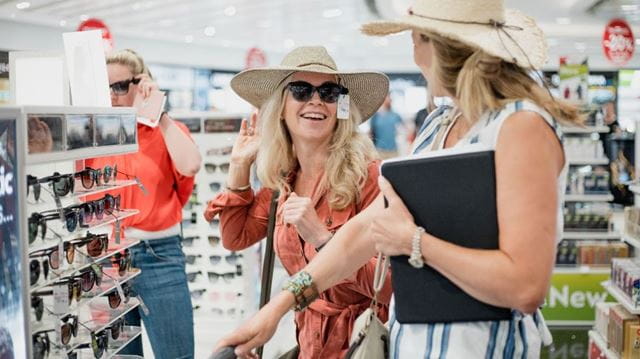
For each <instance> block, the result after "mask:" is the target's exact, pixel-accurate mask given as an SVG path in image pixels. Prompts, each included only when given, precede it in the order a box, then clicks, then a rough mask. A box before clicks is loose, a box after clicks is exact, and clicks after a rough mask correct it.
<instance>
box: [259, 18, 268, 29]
mask: <svg viewBox="0 0 640 359" xmlns="http://www.w3.org/2000/svg"><path fill="white" fill-rule="evenodd" d="M257 26H258V27H259V28H261V29H268V28H270V27H271V20H260V21H258V23H257Z"/></svg>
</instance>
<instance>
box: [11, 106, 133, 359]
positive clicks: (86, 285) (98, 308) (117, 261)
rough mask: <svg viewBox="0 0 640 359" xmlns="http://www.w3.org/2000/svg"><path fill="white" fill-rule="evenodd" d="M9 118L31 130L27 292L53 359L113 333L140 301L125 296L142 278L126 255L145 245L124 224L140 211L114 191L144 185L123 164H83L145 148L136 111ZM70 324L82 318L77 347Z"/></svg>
mask: <svg viewBox="0 0 640 359" xmlns="http://www.w3.org/2000/svg"><path fill="white" fill-rule="evenodd" d="M2 116H11V117H12V118H16V121H17V122H19V123H21V124H22V125H21V126H22V127H21V128H20V131H19V132H18V133H19V134H18V141H16V142H17V143H18V146H19V151H20V153H22V154H24V155H23V157H22V161H21V162H19V163H18V167H19V171H18V174H19V176H20V177H21V178H25V179H26V181H24V182H22V181H21V182H22V183H23V186H24V187H23V188H24V191H25V195H24V196H23V198H22V199H21V200H20V202H19V204H20V213H21V215H20V221H21V222H22V223H23V224H22V226H23V228H25V234H26V235H24V236H22V238H21V241H22V243H24V245H23V246H22V252H23V253H22V258H21V259H20V260H21V261H23V266H22V267H23V268H25V269H26V271H27V273H26V275H25V276H24V278H26V285H27V288H26V294H25V295H28V296H29V297H27V298H29V299H31V305H30V306H27V307H31V308H30V309H29V311H27V313H26V314H27V315H28V317H26V318H25V322H26V327H27V331H28V332H31V333H41V334H42V335H45V336H46V335H47V333H48V332H47V330H49V329H53V330H51V331H52V332H54V334H53V335H50V336H48V337H47V339H45V338H44V337H43V339H42V340H46V341H47V342H50V345H51V348H52V351H51V353H50V355H49V357H50V358H58V357H60V358H62V357H64V358H66V357H67V355H66V353H67V352H69V351H72V350H73V349H74V348H77V347H78V346H80V345H81V344H82V343H80V342H79V341H80V340H83V339H85V340H87V341H88V342H91V340H90V336H89V332H91V331H93V332H99V331H102V330H104V329H105V328H107V327H108V326H109V325H110V324H111V323H113V322H114V321H115V320H117V319H118V318H120V317H122V316H123V315H124V314H125V313H126V312H129V311H131V310H133V309H134V308H136V307H137V306H138V305H140V303H139V301H138V300H137V299H136V298H130V299H128V296H126V297H125V295H124V291H123V290H122V286H123V285H125V286H128V285H129V283H130V282H131V281H132V280H135V278H136V277H137V276H138V275H139V274H140V270H139V269H135V268H129V267H130V263H131V262H130V257H129V255H125V253H128V251H127V249H128V248H131V247H132V246H135V245H136V244H138V243H139V242H140V241H139V240H137V239H134V238H123V237H121V236H120V235H121V233H120V224H121V221H123V220H125V219H126V218H129V217H131V216H135V215H137V214H138V213H139V211H138V209H136V208H126V209H125V208H120V197H119V194H115V193H114V194H112V193H111V191H117V190H120V189H122V188H125V187H130V186H135V185H139V183H138V181H137V179H135V178H131V177H129V176H128V175H127V174H125V173H121V172H120V171H118V170H117V169H116V168H115V166H114V167H110V166H105V167H104V168H96V169H91V168H87V167H85V164H84V160H85V159H88V158H96V157H103V156H113V155H121V154H128V153H134V152H136V151H137V150H138V142H137V122H136V115H135V109H133V108H108V107H105V108H83V107H47V106H24V107H3V108H0V117H2ZM61 253H62V254H61ZM53 267H55V268H56V269H53ZM125 268H127V270H125ZM120 270H122V272H121V273H122V276H121V275H120V273H119V272H120ZM100 278H101V279H100ZM98 283H100V284H98ZM56 284H61V285H56ZM118 299H119V300H118ZM126 300H127V303H126V304H122V302H124V301H126ZM111 302H113V303H115V302H117V303H118V306H116V305H115V304H112V303H111ZM110 304H111V305H110ZM111 306H113V307H115V309H112V308H111ZM29 313H31V314H29ZM69 318H75V321H76V322H77V323H76V324H75V325H78V328H79V332H80V333H78V335H79V337H78V338H76V337H74V338H73V339H71V341H70V343H74V344H72V345H64V344H63V342H65V343H66V341H63V338H64V337H61V336H60V333H59V332H60V328H61V325H63V324H64V325H65V328H67V327H66V326H67V325H68V323H67V322H66V320H68V319H69ZM43 331H44V332H43ZM83 334H86V335H85V336H84V337H82V335H83ZM123 334H124V333H123ZM127 334H128V336H127V335H124V336H123V337H122V338H121V339H119V340H114V341H112V345H113V348H112V349H110V350H109V354H108V356H109V357H111V356H113V355H115V354H116V353H117V352H118V351H119V350H120V349H121V348H122V346H123V345H125V344H126V343H127V342H129V341H130V340H132V339H133V338H134V337H136V336H138V335H140V331H139V330H138V332H135V331H133V330H130V331H129V332H127ZM39 335H40V334H39ZM49 338H50V339H51V340H50V339H49ZM67 339H68V338H67ZM34 340H35V339H34ZM35 343H36V342H35V341H34V345H35ZM85 344H86V343H85ZM118 345H119V347H118ZM83 351H85V350H83ZM89 351H90V350H89ZM41 354H42V353H41V352H38V353H37V355H41ZM78 357H80V358H82V357H83V356H82V355H80V356H78ZM86 357H89V356H86ZM92 357H93V353H92Z"/></svg>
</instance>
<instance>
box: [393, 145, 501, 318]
mask: <svg viewBox="0 0 640 359" xmlns="http://www.w3.org/2000/svg"><path fill="white" fill-rule="evenodd" d="M494 153H495V152H494V151H481V152H469V153H459V154H451V155H444V156H437V157H426V158H410V159H406V160H400V161H392V162H385V163H383V165H382V168H381V172H382V175H383V176H384V177H385V178H387V179H388V180H389V182H391V184H392V185H393V187H394V189H395V191H396V192H397V193H398V195H399V196H400V197H401V198H402V200H403V201H404V203H405V205H406V206H407V208H408V209H409V211H410V212H411V214H412V215H413V216H414V218H415V222H416V224H417V225H419V226H422V227H424V229H425V230H426V232H427V233H429V234H431V235H433V236H435V237H438V238H440V239H443V240H445V241H447V242H450V243H453V244H456V245H460V246H463V247H468V248H478V249H497V248H498V244H499V243H498V219H497V210H496V177H495V163H494ZM407 260H408V257H407V256H396V257H391V270H392V282H393V292H394V295H395V312H396V318H397V320H398V321H399V322H400V323H439V322H461V321H483V320H506V319H511V310H510V309H507V308H499V307H495V306H492V305H488V304H485V303H482V302H480V301H478V300H477V299H474V298H473V297H471V296H470V295H468V294H467V293H465V292H464V291H462V290H461V289H460V288H458V287H457V286H456V285H455V284H453V283H452V282H451V281H450V280H448V279H447V278H445V277H444V276H443V275H441V274H440V273H439V272H437V271H436V270H434V269H433V268H431V267H429V266H426V265H425V266H424V267H423V268H421V269H416V268H414V267H412V266H411V265H410V264H409V263H408V262H407ZM482 275H483V274H482V273H478V277H481V276H482ZM485 280H486V278H485Z"/></svg>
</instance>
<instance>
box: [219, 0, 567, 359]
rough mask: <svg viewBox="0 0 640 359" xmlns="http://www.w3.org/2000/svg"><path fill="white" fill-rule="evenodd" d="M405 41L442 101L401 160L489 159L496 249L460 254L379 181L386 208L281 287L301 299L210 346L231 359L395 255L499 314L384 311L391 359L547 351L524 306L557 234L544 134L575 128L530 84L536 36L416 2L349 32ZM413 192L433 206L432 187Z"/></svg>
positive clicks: (453, 5)
mask: <svg viewBox="0 0 640 359" xmlns="http://www.w3.org/2000/svg"><path fill="white" fill-rule="evenodd" d="M407 30H409V31H411V32H412V38H413V49H414V60H415V62H416V64H417V65H418V66H419V67H420V69H421V72H422V73H423V75H424V77H425V78H426V80H427V83H428V84H429V86H430V87H431V91H433V93H434V95H435V96H450V97H451V98H453V103H454V106H453V107H441V108H438V109H437V110H435V111H434V112H433V113H431V114H430V115H429V117H428V118H427V119H426V120H425V123H424V124H423V126H422V129H421V132H420V133H419V134H418V136H417V139H416V141H415V142H414V153H416V154H422V153H428V152H430V151H441V150H443V149H449V148H456V150H457V151H458V152H462V153H464V152H465V151H471V149H472V148H473V147H474V145H476V144H479V145H482V146H485V147H487V148H490V149H492V150H494V151H495V179H496V181H495V183H496V184H495V191H496V196H495V197H496V203H495V205H496V219H497V226H498V233H499V235H498V240H497V242H498V243H497V244H498V246H497V248H496V249H472V248H468V247H464V246H460V245H456V244H453V243H451V242H450V241H449V240H448V239H447V238H438V237H437V236H434V235H433V234H430V233H428V231H425V230H424V229H423V228H421V227H419V226H418V225H416V223H415V220H414V217H413V216H412V214H411V213H410V212H409V211H408V209H407V208H406V206H405V204H404V203H403V201H402V200H401V199H400V197H399V196H398V195H397V194H396V192H395V191H394V188H393V187H392V186H391V185H390V183H389V182H388V181H386V180H385V179H384V178H382V177H381V178H380V179H379V185H380V189H381V192H382V194H383V195H384V197H386V199H387V200H388V207H385V205H384V200H383V196H379V197H378V199H377V200H376V201H375V202H374V203H373V204H372V205H371V206H370V207H368V208H367V209H365V210H364V211H363V212H361V213H360V214H359V215H357V216H356V217H354V218H353V219H351V220H350V221H349V222H348V223H347V224H345V225H344V226H343V227H342V228H341V229H340V230H339V231H338V232H337V233H336V234H335V236H334V238H333V239H332V241H331V242H330V243H329V244H328V245H327V246H326V247H325V248H324V249H323V251H322V252H321V253H319V255H318V256H317V257H316V258H315V259H314V260H313V261H312V262H311V263H310V264H309V265H308V266H307V267H306V268H304V269H302V270H301V271H300V272H299V273H297V274H296V275H295V276H293V277H292V279H291V281H294V282H296V281H297V280H298V278H300V277H304V278H311V280H310V281H307V283H308V284H307V285H306V286H304V288H302V289H301V290H300V292H301V293H302V295H301V294H300V293H299V292H298V291H295V290H284V291H283V292H282V293H281V294H279V295H278V296H276V297H275V298H273V299H272V300H271V302H270V303H269V304H268V305H267V306H265V307H264V308H263V309H262V310H261V311H260V312H259V313H258V314H257V315H256V316H255V317H254V318H253V319H252V320H251V321H249V322H248V323H246V324H245V325H243V326H242V327H241V328H239V329H238V330H237V331H236V332H234V333H233V334H231V335H229V336H228V337H226V338H225V339H223V340H222V341H221V342H220V343H219V346H228V345H231V346H236V349H235V350H236V353H237V354H239V355H240V356H241V357H252V356H253V354H251V353H250V350H251V349H252V348H255V347H256V346H259V345H260V344H262V343H264V342H266V341H267V340H268V339H269V338H270V336H271V335H272V333H273V332H274V330H275V327H276V326H277V324H278V321H279V319H280V318H281V317H282V315H283V314H284V313H286V312H287V311H288V310H290V309H291V307H292V306H294V305H298V306H299V305H300V302H307V301H308V300H309V299H310V298H312V297H313V295H314V292H315V291H316V290H317V291H320V292H322V291H323V290H325V289H326V288H328V287H330V286H331V285H333V284H334V283H336V282H338V281H340V280H341V279H342V278H344V277H346V276H348V275H349V273H351V272H353V271H354V270H355V268H357V267H358V266H361V265H362V264H363V263H365V262H366V260H367V259H368V258H370V257H371V256H372V255H373V254H374V253H375V252H376V251H381V252H382V253H384V254H386V255H389V256H400V255H404V256H407V257H409V259H408V261H409V263H410V265H411V266H413V267H416V268H419V267H421V266H422V265H425V266H427V267H428V268H429V270H434V271H436V272H437V273H439V274H440V275H442V276H444V277H445V278H447V279H448V280H449V281H451V282H452V283H453V284H454V285H455V286H457V287H458V288H459V289H461V291H463V292H464V293H466V294H467V295H469V296H470V297H472V298H474V299H476V300H478V301H480V302H482V303H485V304H487V305H491V306H495V307H498V308H503V309H506V310H507V313H509V314H510V315H509V317H508V318H505V319H496V320H474V321H463V320H461V321H455V322H412V323H409V322H408V321H404V323H400V322H399V321H398V320H396V317H395V316H394V314H397V313H396V311H395V308H394V307H393V306H394V303H393V301H392V308H391V309H390V311H391V319H390V322H389V326H390V328H389V329H390V339H391V348H390V355H391V357H393V358H494V357H495V358H503V357H509V358H510V357H518V358H537V357H539V355H540V348H541V344H543V343H545V344H548V343H549V342H550V335H549V332H548V329H547V328H546V326H545V324H544V320H543V318H542V316H541V314H540V312H539V310H538V308H539V307H540V305H542V303H543V301H544V298H545V295H546V292H547V290H548V288H549V281H550V278H551V273H552V270H553V266H554V259H555V248H556V244H557V243H558V242H559V240H560V234H561V233H562V226H563V223H562V218H563V217H562V202H563V197H564V190H565V178H566V172H567V161H566V158H565V155H564V150H563V148H562V133H561V130H560V128H559V126H558V123H559V122H562V123H568V124H570V123H577V122H579V115H578V111H577V109H576V108H575V107H574V106H571V105H569V104H567V103H565V102H562V101H561V100H557V99H554V98H553V97H552V96H551V94H550V93H549V92H548V91H547V90H546V89H545V88H543V87H541V86H540V85H539V84H538V82H537V81H536V80H535V79H533V78H532V77H531V73H532V70H535V69H539V68H540V67H541V66H542V65H543V64H544V62H545V61H546V44H545V39H544V35H543V33H542V31H541V30H540V28H538V26H537V25H536V23H535V21H534V20H533V19H531V18H529V17H527V16H525V15H524V14H522V13H520V12H518V11H514V10H508V9H505V8H504V4H503V1H502V0H487V1H482V2H480V1H472V2H469V1H463V0H417V1H416V2H415V4H414V6H413V7H412V8H410V9H409V11H408V14H407V15H406V16H404V17H402V18H400V19H396V20H393V21H378V22H373V23H369V24H366V25H364V27H363V31H364V32H365V33H366V34H369V35H378V36H381V35H388V34H392V33H397V32H401V31H407ZM445 175H446V174H445V173H443V176H445ZM474 175H476V176H478V175H477V174H476V173H473V172H471V173H468V174H467V176H469V177H472V178H473V176H474ZM478 180H479V181H480V180H482V179H481V178H478ZM423 191H427V193H428V194H429V193H431V194H432V195H433V196H437V195H438V193H437V192H438V188H424V189H423ZM429 191H431V192H429ZM417 195H418V194H416V196H417ZM420 195H423V194H422V193H421V194H420ZM427 197H428V196H427ZM467 205H468V206H484V205H485V204H483V203H473V202H470V203H468V204H467ZM459 222H462V223H464V219H463V220H461V221H459ZM451 225H452V226H455V225H456V224H455V223H453V222H452V224H451ZM425 227H429V225H428V223H426V224H425ZM469 240H473V239H469ZM405 263H406V262H405ZM422 270H427V269H424V268H423V269H422ZM393 275H396V273H395V272H394V273H393ZM396 279H397V278H395V277H394V279H393V280H394V290H395V289H396V288H395V282H396ZM301 296H302V297H303V300H301V299H300V298H301ZM395 305H396V306H398V307H399V306H401V305H402V303H399V302H398V303H395ZM425 307H428V305H427V304H426V303H425ZM442 309H444V308H416V312H418V311H429V310H431V311H438V310H442Z"/></svg>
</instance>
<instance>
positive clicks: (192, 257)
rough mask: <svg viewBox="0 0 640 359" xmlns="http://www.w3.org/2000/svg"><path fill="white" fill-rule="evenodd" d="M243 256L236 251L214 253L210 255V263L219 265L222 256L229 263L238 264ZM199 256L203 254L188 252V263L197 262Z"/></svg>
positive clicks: (186, 257) (186, 258) (186, 259)
mask: <svg viewBox="0 0 640 359" xmlns="http://www.w3.org/2000/svg"><path fill="white" fill-rule="evenodd" d="M242 257H243V255H242V254H237V253H236V252H231V254H227V255H224V256H222V255H217V254H214V255H210V256H209V263H211V265H217V264H219V263H220V262H221V261H222V258H224V260H225V261H226V262H227V263H228V264H231V265H236V264H238V259H240V258H242ZM198 258H202V254H187V255H186V256H185V261H186V262H187V264H195V262H196V259H198Z"/></svg>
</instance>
